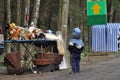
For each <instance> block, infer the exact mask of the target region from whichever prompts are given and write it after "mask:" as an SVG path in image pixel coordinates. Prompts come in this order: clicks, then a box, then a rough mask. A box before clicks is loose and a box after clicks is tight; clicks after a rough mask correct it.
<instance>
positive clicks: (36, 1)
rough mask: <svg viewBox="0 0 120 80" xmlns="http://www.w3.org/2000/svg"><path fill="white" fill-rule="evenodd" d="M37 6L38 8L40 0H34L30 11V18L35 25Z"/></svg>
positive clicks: (37, 15)
mask: <svg viewBox="0 0 120 80" xmlns="http://www.w3.org/2000/svg"><path fill="white" fill-rule="evenodd" d="M39 8H40V0H35V1H34V7H33V13H32V19H31V21H32V22H34V24H35V25H37V20H38V17H39Z"/></svg>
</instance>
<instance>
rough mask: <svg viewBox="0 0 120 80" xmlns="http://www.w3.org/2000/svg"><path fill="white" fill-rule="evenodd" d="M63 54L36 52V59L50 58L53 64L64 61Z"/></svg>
mask: <svg viewBox="0 0 120 80" xmlns="http://www.w3.org/2000/svg"><path fill="white" fill-rule="evenodd" d="M62 58H63V55H60V54H44V53H38V54H35V59H50V60H51V63H53V64H60V63H61V61H62Z"/></svg>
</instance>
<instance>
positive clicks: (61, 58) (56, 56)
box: [54, 54, 63, 64]
mask: <svg viewBox="0 0 120 80" xmlns="http://www.w3.org/2000/svg"><path fill="white" fill-rule="evenodd" d="M62 60H63V55H60V54H55V60H54V64H60V63H61V61H62Z"/></svg>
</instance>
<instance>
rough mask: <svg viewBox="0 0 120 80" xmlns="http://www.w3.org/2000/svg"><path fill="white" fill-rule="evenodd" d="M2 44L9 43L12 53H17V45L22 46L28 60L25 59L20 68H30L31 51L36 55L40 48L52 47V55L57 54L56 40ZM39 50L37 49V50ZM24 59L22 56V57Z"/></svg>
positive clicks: (19, 41) (6, 41)
mask: <svg viewBox="0 0 120 80" xmlns="http://www.w3.org/2000/svg"><path fill="white" fill-rule="evenodd" d="M4 43H10V44H11V49H12V51H18V49H17V48H18V47H16V45H17V44H22V45H23V47H24V49H25V52H24V54H25V55H27V57H29V59H28V58H27V59H25V61H24V64H23V66H22V67H30V64H31V63H32V60H33V59H34V55H33V51H37V52H38V53H39V52H40V51H38V50H40V47H41V46H42V47H44V48H47V47H51V46H53V45H54V46H53V47H54V49H53V53H58V50H57V45H56V44H57V42H56V40H46V39H38V40H5V41H4ZM37 48H39V49H37ZM22 57H24V56H22Z"/></svg>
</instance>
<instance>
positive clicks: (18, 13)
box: [16, 0, 21, 25]
mask: <svg viewBox="0 0 120 80" xmlns="http://www.w3.org/2000/svg"><path fill="white" fill-rule="evenodd" d="M20 22H21V0H17V23H16V24H17V25H20Z"/></svg>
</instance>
